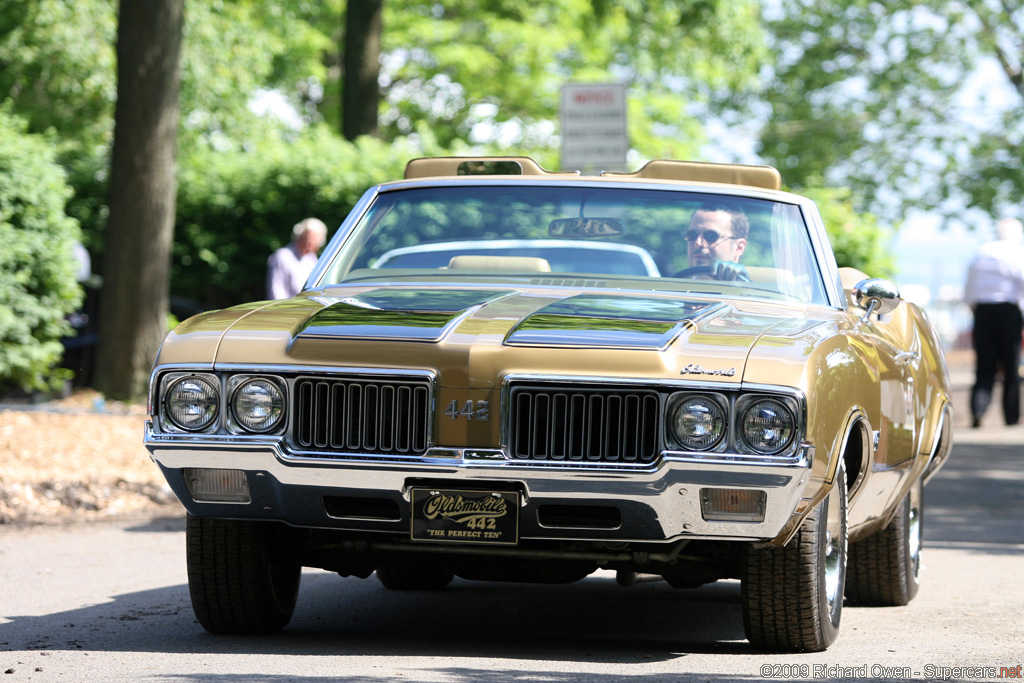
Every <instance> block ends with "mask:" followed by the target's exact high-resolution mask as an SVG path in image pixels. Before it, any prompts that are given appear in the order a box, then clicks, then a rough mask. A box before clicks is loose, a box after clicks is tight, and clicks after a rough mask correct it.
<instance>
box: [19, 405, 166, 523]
mask: <svg viewBox="0 0 1024 683" xmlns="http://www.w3.org/2000/svg"><path fill="white" fill-rule="evenodd" d="M145 421H146V409H145V407H144V406H142V405H125V404H119V403H108V402H104V401H103V400H102V397H101V396H100V395H99V394H97V393H96V392H95V391H91V390H82V391H76V392H75V393H74V394H72V396H71V397H69V398H66V399H60V400H55V401H50V402H47V403H44V404H34V405H27V404H26V405H20V404H10V403H5V404H0V524H68V523H75V522H85V521H95V520H98V519H106V518H118V517H132V516H152V515H169V514H178V513H182V512H183V510H182V508H181V505H180V504H179V503H178V502H177V500H176V499H175V498H174V496H173V495H172V494H171V492H170V490H169V489H168V488H167V487H166V485H165V483H164V479H163V476H162V475H161V474H160V470H159V469H158V468H157V466H156V464H155V463H153V461H152V460H150V458H149V453H148V452H147V451H146V449H145V447H144V446H143V445H142V433H143V425H144V423H145Z"/></svg>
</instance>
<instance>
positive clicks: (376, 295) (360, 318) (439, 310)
mask: <svg viewBox="0 0 1024 683" xmlns="http://www.w3.org/2000/svg"><path fill="white" fill-rule="evenodd" d="M510 294H514V292H511V291H493V290H492V291H481V290H479V289H379V290H374V291H372V292H366V293H364V294H360V295H358V296H353V297H348V298H346V299H342V300H340V301H338V302H337V303H333V304H331V305H330V306H328V307H326V308H324V309H323V310H321V311H319V312H317V313H316V314H314V315H313V316H311V317H310V318H309V320H307V321H306V323H305V325H303V327H302V329H300V330H299V332H298V335H297V336H298V337H305V338H316V337H331V338H348V339H382V340H383V339H386V340H399V341H438V340H439V339H441V338H442V337H444V336H445V335H446V334H447V333H448V332H449V331H450V330H451V329H453V328H454V327H455V326H456V325H458V324H459V323H460V322H461V321H462V320H463V319H464V318H466V317H468V316H470V315H472V314H473V312H474V311H476V310H478V309H479V308H480V307H481V306H484V305H485V304H488V303H490V302H492V301H496V300H497V299H501V298H503V297H506V296H509V295H510Z"/></svg>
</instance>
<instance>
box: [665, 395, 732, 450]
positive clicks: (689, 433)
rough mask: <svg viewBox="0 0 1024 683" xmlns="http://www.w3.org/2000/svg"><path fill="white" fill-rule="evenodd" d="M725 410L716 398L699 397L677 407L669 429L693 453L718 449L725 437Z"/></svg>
mask: <svg viewBox="0 0 1024 683" xmlns="http://www.w3.org/2000/svg"><path fill="white" fill-rule="evenodd" d="M726 426H727V422H726V419H725V407H724V406H723V405H722V403H721V402H719V401H718V400H716V398H715V397H713V396H706V395H702V394H695V395H693V396H687V397H685V398H683V399H682V400H680V401H679V402H678V403H676V405H675V407H674V408H673V409H672V411H671V415H670V423H669V429H670V431H671V435H672V436H673V437H674V438H675V440H676V441H677V442H678V443H679V445H680V446H682V447H683V448H685V449H687V450H692V451H706V450H709V449H711V448H714V447H715V446H717V445H718V443H719V442H720V441H721V440H722V437H723V436H725V432H726Z"/></svg>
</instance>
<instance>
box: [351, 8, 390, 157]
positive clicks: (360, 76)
mask: <svg viewBox="0 0 1024 683" xmlns="http://www.w3.org/2000/svg"><path fill="white" fill-rule="evenodd" d="M383 5H384V0H349V2H348V8H347V10H346V13H345V16H346V19H345V45H344V48H343V50H342V52H343V53H344V55H345V56H344V67H345V74H344V77H343V79H342V100H341V121H342V124H341V132H342V134H343V135H344V136H345V138H346V139H348V140H355V139H356V138H357V137H359V136H360V135H373V136H374V137H376V136H377V109H378V107H379V105H380V86H379V85H378V84H377V78H378V76H380V31H381V9H382V7H383Z"/></svg>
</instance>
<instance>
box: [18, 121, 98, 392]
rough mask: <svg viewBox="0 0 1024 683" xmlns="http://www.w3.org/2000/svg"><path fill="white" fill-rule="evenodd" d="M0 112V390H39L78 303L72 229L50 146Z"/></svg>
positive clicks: (50, 378) (66, 191)
mask: <svg viewBox="0 0 1024 683" xmlns="http://www.w3.org/2000/svg"><path fill="white" fill-rule="evenodd" d="M26 128H27V124H26V123H25V122H23V121H21V120H19V119H17V118H16V117H13V116H11V115H10V114H9V113H7V112H6V111H4V109H0V244H2V245H3V248H0V382H3V383H13V384H16V385H18V386H20V387H23V388H26V389H45V388H47V387H48V386H49V385H50V384H52V383H53V382H54V381H55V380H57V379H62V375H61V374H60V373H55V372H54V371H53V368H54V366H55V365H56V364H57V363H58V362H59V361H60V359H61V356H62V354H63V347H62V346H61V343H60V338H61V337H63V336H66V335H68V334H70V332H71V329H70V326H69V325H68V324H67V323H66V322H65V319H64V317H65V316H66V315H67V314H68V313H71V312H72V311H74V310H75V309H76V308H77V307H78V305H79V303H80V302H81V298H82V291H81V288H80V287H79V286H78V285H77V283H76V282H75V260H74V256H73V251H72V249H73V244H74V241H75V239H76V238H77V236H78V224H77V223H76V222H75V221H74V220H73V219H71V218H69V217H68V216H67V215H66V214H65V212H64V203H65V202H66V201H67V198H68V196H69V195H70V194H71V190H70V188H69V187H68V185H67V181H66V179H65V175H64V171H63V169H61V167H60V166H59V165H58V164H57V163H56V161H55V152H54V145H53V143H52V141H49V140H45V139H43V138H41V137H40V136H37V135H30V134H27V133H26V132H25V131H26Z"/></svg>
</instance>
